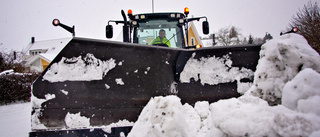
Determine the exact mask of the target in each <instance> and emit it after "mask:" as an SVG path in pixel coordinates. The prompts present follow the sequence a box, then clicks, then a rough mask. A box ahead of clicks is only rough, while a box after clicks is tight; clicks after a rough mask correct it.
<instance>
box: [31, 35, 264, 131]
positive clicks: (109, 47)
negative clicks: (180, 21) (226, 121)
mask: <svg viewBox="0 0 320 137" xmlns="http://www.w3.org/2000/svg"><path fill="white" fill-rule="evenodd" d="M260 48H261V45H247V46H228V47H218V48H200V49H195V50H192V49H177V48H167V47H158V46H148V45H139V44H132V43H122V42H114V41H104V40H94V39H86V38H73V39H72V40H71V41H70V42H69V43H68V44H67V45H66V46H65V47H64V49H63V50H62V51H61V52H60V53H59V54H58V56H57V57H56V58H55V59H54V60H53V61H52V62H51V63H50V65H49V66H48V67H47V69H46V70H45V71H44V72H43V73H42V74H41V76H40V77H39V78H38V79H37V80H36V81H35V82H34V83H33V88H32V102H33V107H32V131H35V132H37V131H39V132H40V131H48V130H60V129H82V128H92V127H101V126H106V125H109V124H111V123H115V122H118V121H119V120H124V119H126V120H129V121H133V122H134V121H136V120H137V118H138V116H139V114H140V112H141V110H142V109H143V107H144V106H145V105H146V104H147V103H148V101H149V100H150V98H152V97H155V96H166V95H177V96H178V97H180V98H181V101H182V103H189V104H194V103H195V102H197V101H209V102H215V101H218V100H220V99H227V98H232V97H238V96H240V93H239V92H238V91H239V88H240V86H239V84H241V83H242V84H243V83H244V84H246V83H250V82H252V81H253V72H254V71H255V69H256V65H257V63H258V59H259V51H260ZM212 62H214V64H213V65H212ZM195 67H199V68H195ZM219 69H222V70H219ZM215 72H219V73H218V74H216V73H215ZM242 72H243V73H246V75H243V73H242ZM222 73H226V74H222ZM229 73H230V74H229ZM247 73H248V74H247ZM249 73H250V74H249ZM227 75H232V76H234V79H228V77H230V76H227ZM237 75H239V76H237ZM240 75H241V76H240ZM211 80H216V82H214V83H211ZM75 115H78V117H73V116H75ZM77 118H84V119H85V120H81V121H82V122H83V121H86V120H87V121H88V122H87V123H84V124H83V123H81V124H80V125H75V124H74V123H72V121H71V122H70V119H72V120H73V121H77ZM62 133H64V132H62ZM32 135H37V134H36V133H32V134H30V136H32Z"/></svg>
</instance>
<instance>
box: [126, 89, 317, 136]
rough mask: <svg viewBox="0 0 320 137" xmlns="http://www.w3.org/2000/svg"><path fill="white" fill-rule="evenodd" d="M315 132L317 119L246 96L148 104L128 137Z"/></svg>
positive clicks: (160, 99) (172, 98)
mask: <svg viewBox="0 0 320 137" xmlns="http://www.w3.org/2000/svg"><path fill="white" fill-rule="evenodd" d="M141 129H143V130H141ZM319 130H320V116H318V115H315V114H312V113H308V114H305V113H300V112H297V111H293V110H290V109H288V108H286V107H284V106H282V105H279V106H269V105H268V103H267V102H266V101H265V100H263V99H261V98H258V97H255V96H252V95H250V94H246V95H243V96H241V97H239V98H232V99H226V100H220V101H218V102H216V103H211V104H210V105H209V103H208V102H206V101H203V102H197V103H196V104H195V107H192V106H190V105H188V104H184V105H182V104H181V102H180V99H179V98H178V97H176V96H166V97H155V98H152V99H151V100H150V101H149V103H148V104H147V106H145V108H144V109H143V110H142V112H141V114H140V116H139V118H138V120H137V122H136V123H135V124H134V126H133V128H132V130H131V132H130V133H129V137H150V136H152V137H162V136H166V137H195V136H196V137H213V136H214V137H224V136H270V137H277V136H279V135H280V136H309V135H311V134H312V133H313V132H315V133H317V131H319Z"/></svg>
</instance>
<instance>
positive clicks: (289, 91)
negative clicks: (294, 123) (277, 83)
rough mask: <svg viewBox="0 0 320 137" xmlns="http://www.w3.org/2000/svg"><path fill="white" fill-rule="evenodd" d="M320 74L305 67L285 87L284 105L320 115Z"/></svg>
mask: <svg viewBox="0 0 320 137" xmlns="http://www.w3.org/2000/svg"><path fill="white" fill-rule="evenodd" d="M319 104H320V74H319V73H317V72H315V71H314V70H312V69H309V68H308V69H304V70H303V71H301V72H300V73H298V75H297V76H296V77H295V78H294V79H293V80H292V81H289V82H288V83H287V84H286V85H285V86H284V88H283V94H282V105H284V106H286V107H287V108H290V109H292V110H298V111H300V112H303V113H315V114H317V115H319V116H320V107H319Z"/></svg>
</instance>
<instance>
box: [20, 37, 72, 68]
mask: <svg viewBox="0 0 320 137" xmlns="http://www.w3.org/2000/svg"><path fill="white" fill-rule="evenodd" d="M71 39H72V38H63V39H55V40H46V41H35V40H34V38H32V40H31V42H30V43H29V44H28V46H27V47H26V48H25V50H24V52H25V53H26V56H25V57H24V61H23V62H24V64H25V67H26V68H27V71H32V72H42V71H43V70H45V69H46V67H47V66H48V65H49V64H50V62H51V61H52V60H53V59H54V58H55V57H56V56H57V55H58V54H59V53H60V51H61V50H62V49H63V48H64V47H65V46H66V45H67V44H68V43H69V42H70V41H71Z"/></svg>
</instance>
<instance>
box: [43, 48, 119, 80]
mask: <svg viewBox="0 0 320 137" xmlns="http://www.w3.org/2000/svg"><path fill="white" fill-rule="evenodd" d="M115 66H116V63H115V60H114V59H112V58H111V59H109V60H106V61H102V60H100V59H97V58H95V57H94V55H93V54H90V53H88V54H87V55H86V56H85V57H83V58H82V57H81V56H79V57H74V58H65V57H63V58H62V59H61V61H60V62H58V63H54V64H52V66H51V67H50V69H49V70H48V71H47V72H46V74H45V75H44V76H43V79H45V80H48V81H50V82H63V81H91V80H101V79H103V77H104V76H105V75H107V72H108V71H109V70H111V69H113V68H114V67H115Z"/></svg>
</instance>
